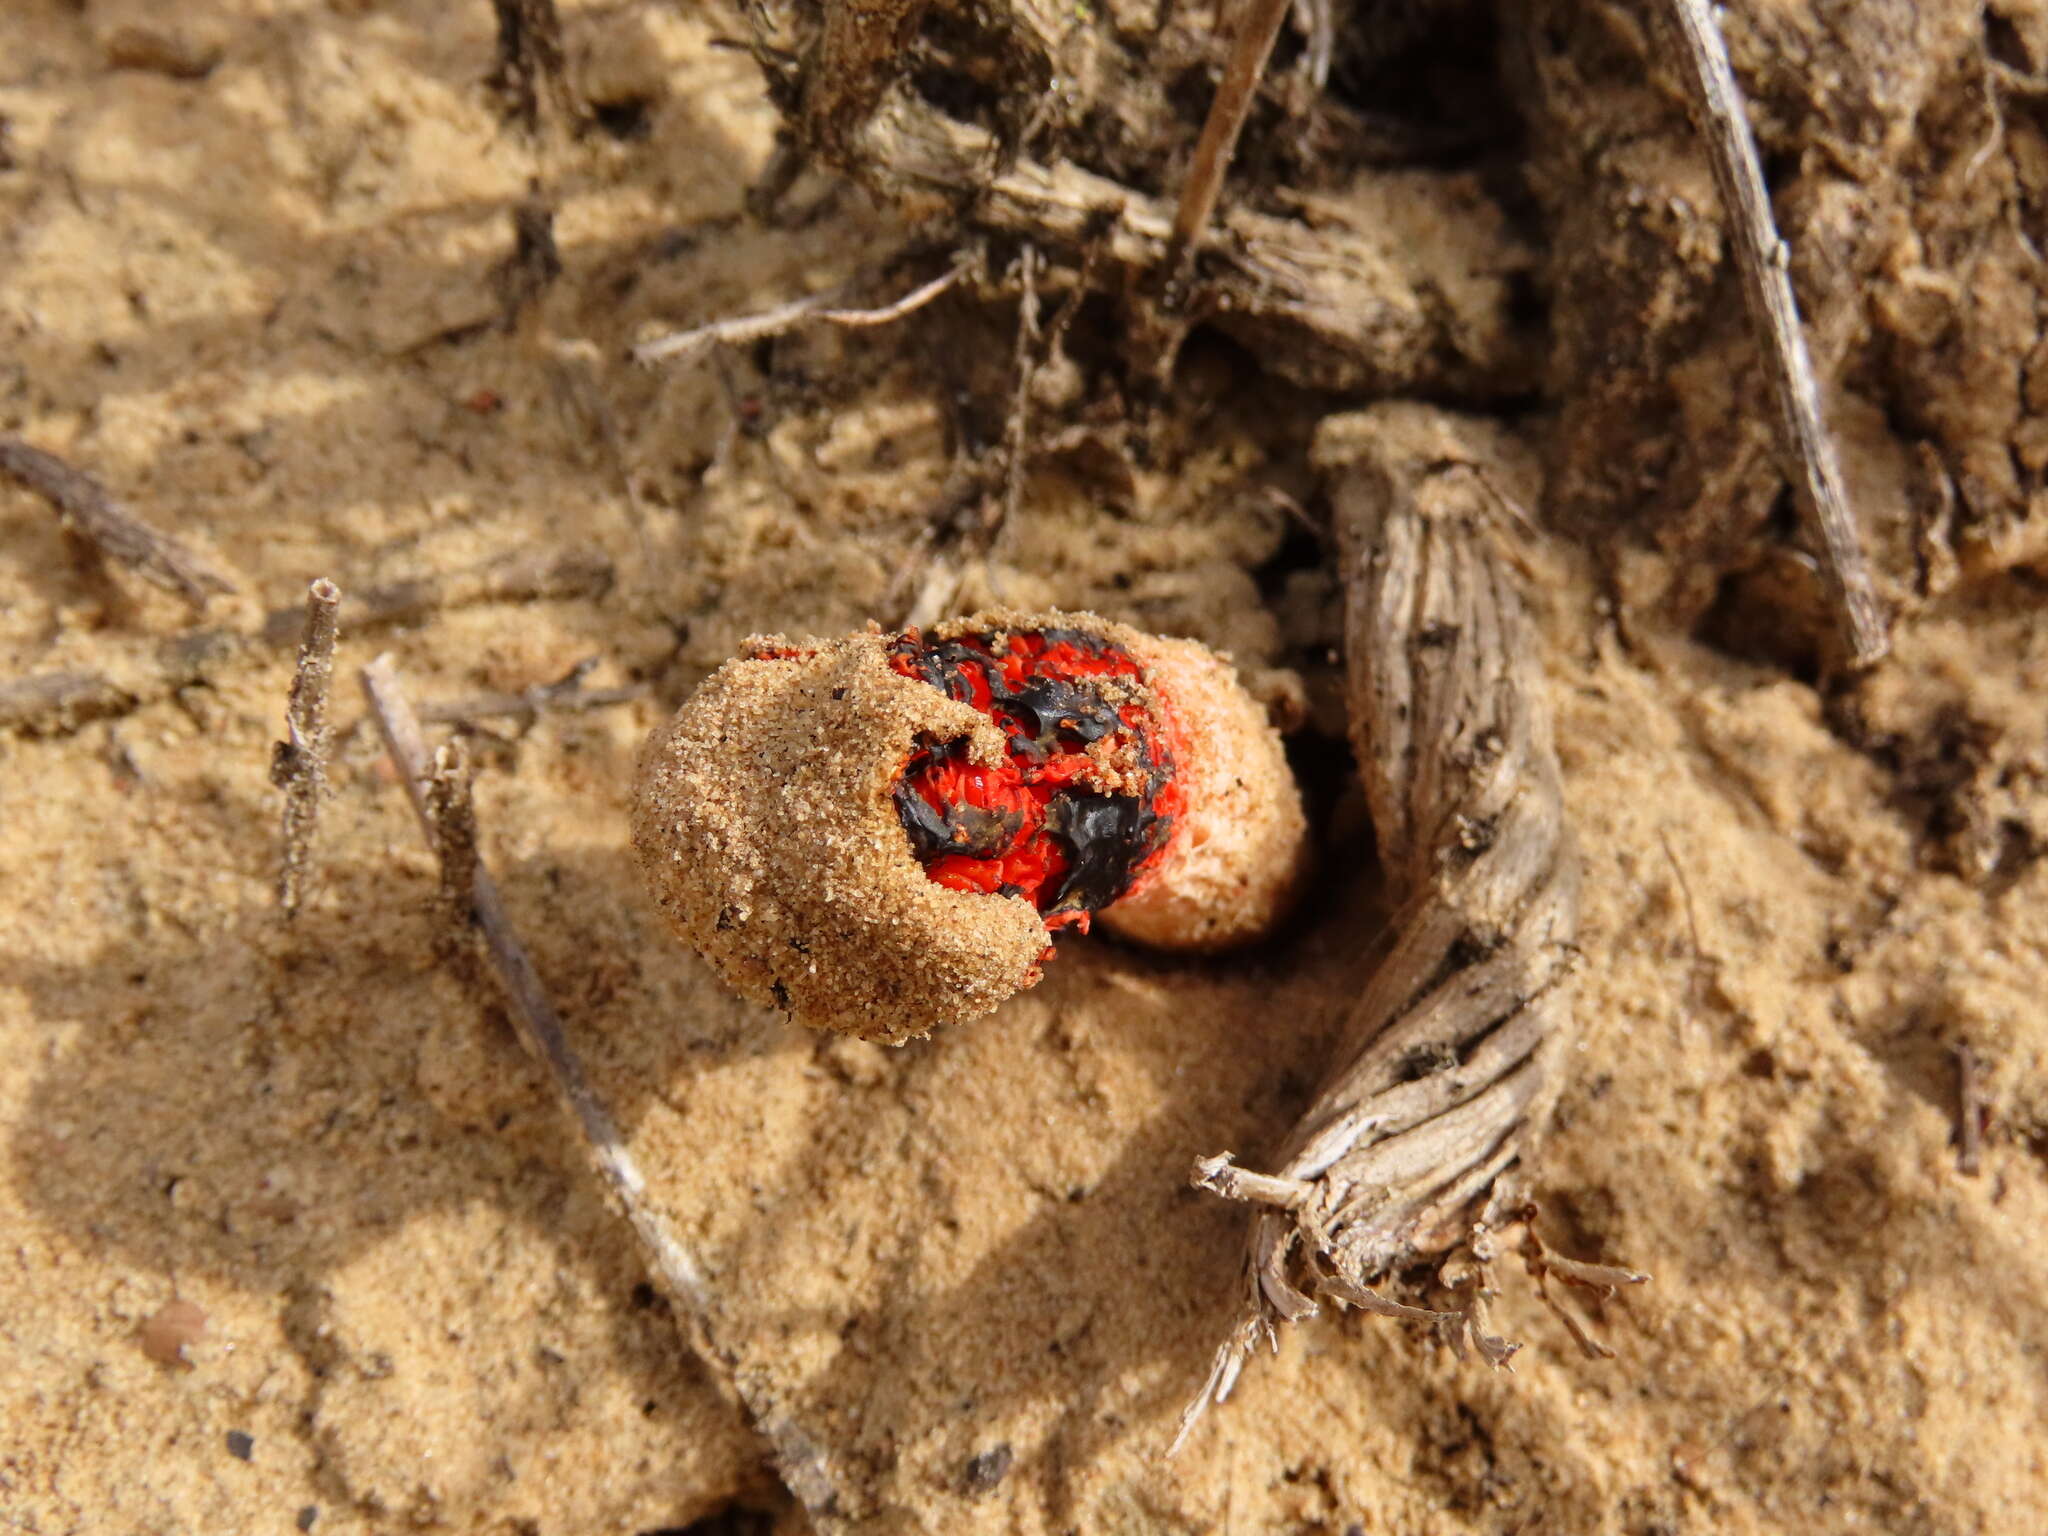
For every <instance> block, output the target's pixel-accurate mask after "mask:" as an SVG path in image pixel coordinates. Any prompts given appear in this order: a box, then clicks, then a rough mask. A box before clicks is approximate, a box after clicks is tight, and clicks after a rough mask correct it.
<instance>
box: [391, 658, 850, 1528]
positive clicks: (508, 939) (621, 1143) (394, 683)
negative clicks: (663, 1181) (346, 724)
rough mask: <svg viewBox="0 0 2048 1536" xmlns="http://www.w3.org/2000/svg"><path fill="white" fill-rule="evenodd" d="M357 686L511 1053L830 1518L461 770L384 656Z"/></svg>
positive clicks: (805, 1495) (820, 1478) (799, 1488)
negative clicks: (665, 1209)
mask: <svg viewBox="0 0 2048 1536" xmlns="http://www.w3.org/2000/svg"><path fill="white" fill-rule="evenodd" d="M362 683H363V693H364V695H365V697H366V698H367V699H368V700H369V704H370V713H371V715H372V716H373V717H374V718H375V719H376V721H377V728H378V730H379V731H380V732H381V733H382V734H383V737H384V745H385V748H386V749H387V750H388V751H389V752H390V754H391V760H392V762H393V763H394V764H395V765H396V766H397V768H398V771H399V776H400V777H401V778H402V779H403V780H404V782H405V788H406V793H407V795H408V796H409V797H410V799H411V801H412V808H413V814H414V815H415V816H416V817H417V818H418V819H419V823H420V828H421V830H422V831H424V832H425V833H426V835H427V839H428V841H429V842H431V843H433V844H434V846H435V847H436V849H437V850H438V851H439V852H440V854H441V856H442V858H443V859H444V861H448V862H451V863H454V864H456V865H459V866H461V867H459V868H456V869H453V870H451V869H449V868H447V867H446V865H445V864H444V868H443V874H442V888H443V892H444V897H445V899H449V900H453V901H458V902H460V901H465V900H466V903H467V911H468V913H469V916H470V920H471V921H473V922H474V924H475V927H476V931H477V932H478V933H479V934H480V935H481V936H482V939H483V945H484V951H485V953H486V955H487V956H488V957H489V960H490V963H491V967H492V969H493V970H495V971H496V972H497V976H498V980H499V982H500V984H501V985H502V986H503V987H504V990H505V996H506V998H507V1000H508V1001H509V1002H510V1004H511V1013H512V1020H513V1024H514V1027H515V1028H516V1029H517V1030H518V1033H519V1039H520V1043H521V1044H522V1045H524V1046H525V1047H526V1049H527V1051H528V1052H529V1053H530V1054H531V1055H532V1056H533V1057H534V1058H535V1060H537V1061H539V1062H540V1063H541V1065H542V1067H543V1068H545V1069H546V1071H547V1075H548V1078H549V1081H551V1082H552V1083H553V1084H554V1087H555V1091H556V1093H557V1095H558V1096H559V1097H560V1098H561V1100H562V1102H563V1104H564V1105H565V1106H567V1108H568V1110H569V1112H570V1114H571V1115H572V1116H573V1117H574V1118H575V1120H576V1124H577V1126H578V1128H579V1129H580V1130H581V1131H582V1133H583V1137H584V1140H585V1141H586V1142H587V1143H588V1144H589V1146H590V1150H591V1155H592V1156H593V1158H594V1159H595V1160H596V1163H597V1166H598V1171H599V1173H600V1174H601V1175H602V1177H603V1179H604V1181H605V1184H606V1186H607V1187H608V1188H609V1189H610V1190H611V1192H612V1195H613V1197H614V1198H615V1199H616V1200H617V1201H618V1203H619V1206H620V1208H621V1209H622V1210H623V1211H624V1212H625V1216H626V1219H627V1221H628V1222H629V1223H631V1225H632V1228H633V1231H634V1233H635V1234H636V1235H637V1236H638V1237H639V1239H640V1243H641V1246H642V1247H643V1248H644V1249H645V1250H646V1252H647V1257H648V1261H649V1263H650V1265H651V1266H652V1268H653V1270H654V1273H655V1275H656V1276H657V1277H658V1278H659V1279H660V1280H661V1282H662V1284H663V1285H664V1287H665V1288H666V1289H667V1290H668V1292H669V1294H670V1295H671V1296H672V1297H673V1298H674V1299H675V1301H676V1303H677V1306H678V1313H679V1315H680V1316H681V1317H682V1319H683V1321H684V1326H685V1329H686V1331H687V1333H688V1335H689V1337H690V1340H691V1343H692V1345H693V1346H694V1347H695V1348H696V1350H697V1352H698V1353H699V1355H701V1356H702V1357H703V1358H704V1359H705V1360H706V1361H708V1362H711V1363H712V1364H713V1365H714V1366H716V1367H718V1368H719V1369H720V1375H721V1379H722V1380H724V1382H725V1383H726V1384H727V1386H728V1387H729V1388H730V1389H731V1390H733V1391H734V1392H735V1393H736V1394H737V1395H738V1397H739V1399H740V1401H741V1402H742V1404H743V1405H744V1406H745V1407H746V1409H747V1410H748V1412H749V1413H750V1414H751V1415H752V1416H753V1418H754V1420H755V1422H756V1424H757V1425H758V1426H759V1428H760V1429H761V1431H762V1433H763V1434H764V1435H766V1436H767V1438H768V1440H769V1443H770V1444H771V1445H772V1446H773V1447H774V1450H775V1455H776V1459H777V1462H778V1464H779V1467H780V1470H781V1472H782V1476H783V1478H784V1481H785V1482H787V1483H788V1485H789V1487H790V1488H791V1490H792V1491H793V1492H795V1493H796V1494H797V1496H798V1498H799V1499H800V1500H801V1501H802V1502H803V1503H804V1504H805V1506H806V1507H807V1508H809V1509H811V1510H812V1511H813V1512H819V1511H822V1510H824V1509H827V1508H829V1507H830V1505H831V1503H832V1501H833V1498H834V1497H835V1495H834V1491H833V1489H832V1487H831V1485H830V1481H829V1478H828V1477H827V1476H826V1474H825V1473H824V1472H823V1471H822V1470H821V1469H820V1467H819V1457H818V1455H817V1452H816V1449H815V1447H813V1446H812V1445H811V1444H810V1443H809V1442H808V1441H807V1440H806V1439H805V1438H804V1436H803V1434H802V1431H801V1430H799V1429H798V1428H797V1427H796V1426H795V1425H793V1424H791V1423H790V1422H789V1421H788V1420H787V1419H785V1418H781V1417H778V1416H777V1415H776V1411H775V1408H774V1405H773V1404H772V1403H770V1402H768V1401H767V1400H766V1399H765V1398H763V1397H762V1396H761V1395H760V1394H759V1392H758V1391H756V1390H754V1389H753V1388H752V1387H751V1386H750V1384H749V1383H748V1381H747V1380H745V1379H744V1378H738V1377H735V1376H734V1375H733V1373H732V1371H731V1361H730V1355H729V1354H728V1352H727V1351H725V1350H724V1349H722V1348H721V1347H720V1346H719V1344H718V1342H717V1340H716V1338H715V1337H714V1326H713V1322H712V1303H713V1297H712V1294H711V1286H710V1281H709V1279H708V1278H707V1276H706V1274H705V1272H704V1267H703V1265H702V1264H700V1263H699V1262H698V1260H697V1257H696V1255H695V1254H693V1253H692V1252H691V1251H690V1250H689V1249H688V1248H687V1247H686V1246H684V1244H683V1242H682V1239H681V1238H679V1237H678V1236H677V1235H676V1233H675V1231H674V1230H673V1229H672V1228H671V1227H670V1225H669V1223H668V1222H667V1220H666V1219H665V1218H664V1217H663V1216H662V1214H661V1213H660V1212H659V1211H658V1210H656V1209H655V1207H654V1205H653V1204H652V1202H651V1201H649V1200H648V1198H647V1195H646V1188H647V1181H646V1178H645V1176H644V1175H643V1174H642V1173H641V1171H640V1165H639V1162H638V1160H637V1159H635V1158H634V1156H633V1154H632V1151H631V1150H630V1149H629V1148H628V1147H627V1146H626V1144H625V1140H624V1138H622V1137H621V1136H620V1134H619V1129H618V1126H617V1124H616V1122H614V1121H613V1119H612V1117H611V1112H610V1111H609V1110H607V1109H606V1108H605V1107H604V1104H603V1102H602V1101H601V1100H600V1099H599V1098H598V1096H597V1093H596V1091H595V1090H594V1089H593V1088H592V1087H591V1086H590V1080H589V1078H588V1077H587V1076H586V1075H585V1073H584V1070H583V1064H582V1062H581V1061H580V1060H579V1059H578V1058H577V1056H576V1054H575V1052H573V1051H572V1050H571V1049H570V1048H569V1042H568V1038H567V1036H566V1035H565V1034H564V1033H563V1030H562V1021H561V1017H560V1015H558V1014H557V1013H556V1012H555V1008H554V1004H553V1003H552V1002H550V1001H549V999H548V995H547V991H546V989H545V988H544V987H543V986H542V985H541V981H540V977H539V975H538V973H536V972H535V970H534V968H533V962H532V961H531V960H530V959H528V958H527V954H526V950H525V947H524V946H523V945H522V944H521V943H520V942H519V936H518V934H517V933H516V932H515V931H514V930H513V927H512V921H511V918H510V917H509V916H508V915H507V913H506V911H505V904H504V900H503V898H502V897H501V896H500V895H499V894H498V887H497V882H496V881H494V880H493V879H492V878H491V872H490V870H489V869H488V868H486V867H485V865H484V863H483V861H482V860H481V859H480V858H478V857H477V856H476V846H477V845H476V831H475V821H474V812H473V810H472V809H469V806H470V798H469V794H468V776H467V773H466V770H465V768H464V766H463V764H462V762H461V760H460V759H459V757H442V756H438V755H437V756H435V757H431V758H430V756H429V754H428V751H427V745H426V739H425V737H424V736H422V735H421V732H420V724H419V719H418V717H417V716H416V715H414V713H413V710H412V705H411V704H410V702H409V701H408V700H407V698H406V695H405V690H404V687H403V686H402V685H401V683H400V682H399V678H398V672H397V669H396V667H395V666H394V665H393V664H392V660H391V658H390V657H389V656H388V655H385V656H379V657H378V658H377V659H376V660H375V661H373V662H371V663H370V664H369V665H368V666H366V667H365V668H363V671H362ZM465 892H466V896H465V894H464V893H465Z"/></svg>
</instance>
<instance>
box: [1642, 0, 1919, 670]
mask: <svg viewBox="0 0 2048 1536" xmlns="http://www.w3.org/2000/svg"><path fill="white" fill-rule="evenodd" d="M1654 9H1655V13H1656V16H1657V19H1658V22H1659V24H1660V26H1661V27H1662V29H1663V30H1664V32H1665V34H1666V35H1667V36H1668V37H1669V38H1670V39H1671V45H1672V52H1673V54H1674V55H1675V56H1676V60H1677V64H1678V69H1679V73H1680V75H1681V76H1682V78H1683V79H1684V82H1685V89H1686V95H1687V96H1688V97H1689V98H1690V100H1691V102H1692V109H1693V115H1694V117H1695V119H1696V121H1697V125H1698V127H1699V130H1700V135H1701V137H1703V138H1704V139H1705V140H1706V143H1707V154H1708V158H1709V160H1710V161H1711V162H1712V164H1713V167H1714V183H1715V185H1716V186H1717V187H1718V188H1719V189H1720V192H1721V202H1722V205H1723V207H1724V209H1725V211H1726V214H1727V217H1728V222H1729V224H1730V226H1731V233H1732V237H1733V242H1734V248H1735V266H1736V270H1737V272H1738V273H1739V274H1740V275H1741V278H1742V295H1743V299H1744V302H1745V303H1746V304H1747V305H1748V308H1749V318H1750V324H1751V325H1752V326H1753V327H1755V329H1756V331H1757V334H1758V337H1759V340H1760V342H1761V345H1762V347H1763V361H1764V375H1765V377H1766V379H1767V380H1768V381H1769V383H1770V391H1771V404H1772V408H1773V411H1772V425H1773V428H1774V434H1775V437H1776V440H1777V446H1778V454H1779V457H1780V459H1781V461H1782V467H1783V470H1784V473H1785V475H1786V478H1787V479H1789V480H1790V481H1791V482H1792V489H1793V494H1794V495H1795V496H1796V497H1797V499H1798V502H1799V511H1800V515H1801V517H1802V518H1804V520H1805V522H1806V526H1807V528H1808V529H1809V530H1810V531H1811V533H1812V536H1813V537H1814V539H1815V540H1816V541H1817V542H1818V544H1819V545H1820V564H1821V570H1822V572H1823V573H1824V575H1825V577H1826V580H1827V584H1828V593H1829V598H1830V600H1831V601H1832V603H1833V605H1834V609H1835V617H1836V622H1837V624H1838V626H1839V627H1840V629H1841V632H1842V637H1843V640H1844V642H1845V643H1846V644H1847V646H1848V649H1849V655H1850V659H1851V660H1852V661H1853V662H1854V664H1855V665H1857V666H1868V665H1870V664H1871V663H1873V662H1875V661H1878V660H1879V659H1881V658H1882V657H1883V656H1884V654H1885V652H1886V651H1887V650H1889V649H1890V646H1891V641H1890V638H1889V637H1888V635H1887V634H1886V627H1885V616H1884V610H1883V608H1882V607H1881V606H1880V605H1879V603H1878V600H1877V592H1876V589H1875V587H1874V586H1873V585H1872V583H1871V577H1870V566H1869V563H1868V561H1867V560H1866V559H1865V558H1864V553H1863V543H1862V538H1861V536H1860V534H1859V533H1858V532H1857V528H1856V515H1855V513H1854V511H1853V510H1852V509H1851V508H1850V506H1849V495H1848V491H1847V489H1846V488H1845V487H1844V485H1843V483H1842V466H1841V463H1840V461H1839V459H1838V458H1837V456H1836V453H1835V444H1834V439H1833V438H1832V437H1830V436H1829V434H1828V430H1827V425H1826V423H1825V421H1824V420H1823V419H1822V416H1821V406H1820V388H1819V385H1818V384H1817V383H1816V382H1815V380H1814V374H1813V360H1812V358H1811V357H1810V356H1809V354H1808V352H1807V348H1806V337H1805V333H1804V332H1803V331H1802V330H1801V329H1800V324H1799V305H1798V302H1797V300H1796V299H1795V298H1794V297H1793V294H1792V278H1791V274H1790V272H1789V270H1788V261H1789V257H1788V255H1787V252H1786V249H1785V242H1784V241H1783V240H1781V239H1780V238H1779V237H1778V228H1777V224H1776V222H1775V221H1774V220H1773V218H1772V216H1771V202H1770V196H1769V194H1768V192H1766V190H1765V188H1764V176H1763V167H1762V165H1761V164H1760V163H1759V161H1758V159H1757V150H1756V139H1755V137H1754V136H1753V135H1752V134H1751V133H1750V128H1749V119H1748V117H1747V116H1746V115H1745V113H1744V110H1743V102H1742V91H1741V87H1740V86H1738V85H1737V84H1736V81H1735V71H1734V70H1733V69H1732V68H1730V67H1729V63H1728V49H1727V46H1726V45H1725V44H1724V43H1723V41H1722V38H1721V29H1720V27H1719V26H1718V25H1717V24H1716V23H1715V21H1714V17H1713V13H1712V11H1711V10H1710V9H1709V7H1708V5H1707V0H1658V3H1657V5H1656V6H1655V8H1654Z"/></svg>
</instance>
